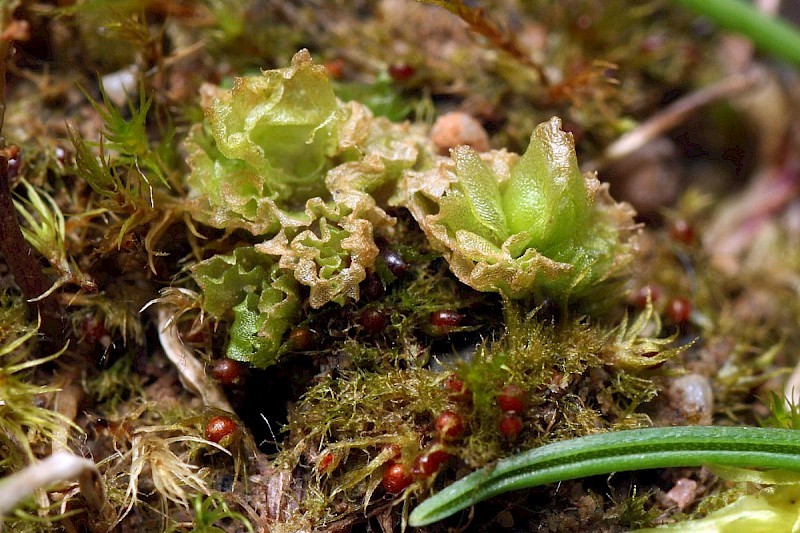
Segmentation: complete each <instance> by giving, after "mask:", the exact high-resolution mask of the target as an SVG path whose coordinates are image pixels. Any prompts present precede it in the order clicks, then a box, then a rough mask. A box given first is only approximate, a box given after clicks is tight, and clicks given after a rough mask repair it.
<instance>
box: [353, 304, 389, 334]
mask: <svg viewBox="0 0 800 533" xmlns="http://www.w3.org/2000/svg"><path fill="white" fill-rule="evenodd" d="M386 322H387V320H386V315H385V314H383V313H382V312H380V311H378V310H377V309H365V310H364V311H363V312H362V313H361V315H359V317H358V324H359V325H360V326H361V327H362V328H363V329H364V331H366V332H367V333H369V334H371V335H375V334H378V333H380V332H382V331H383V328H385V327H386Z"/></svg>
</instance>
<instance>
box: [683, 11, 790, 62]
mask: <svg viewBox="0 0 800 533" xmlns="http://www.w3.org/2000/svg"><path fill="white" fill-rule="evenodd" d="M675 2H677V3H678V4H681V5H683V6H685V7H688V8H689V9H692V10H694V11H696V12H697V13H700V14H701V15H704V16H706V17H708V18H709V19H711V20H713V21H714V22H715V23H716V24H717V25H719V26H720V27H722V28H725V29H727V30H731V31H735V32H739V33H741V34H743V35H745V36H747V37H748V38H749V39H750V40H751V41H753V44H755V45H756V47H757V48H759V49H761V50H763V51H764V52H767V53H769V54H772V55H774V56H775V57H777V58H780V59H783V60H784V61H788V62H789V63H793V64H794V65H800V28H797V27H796V26H794V25H792V24H789V23H788V22H786V21H784V20H782V19H778V18H772V17H770V16H768V15H766V14H764V13H763V12H761V11H759V10H758V9H756V8H755V7H753V6H752V5H751V4H748V3H746V2H742V1H741V0H675Z"/></svg>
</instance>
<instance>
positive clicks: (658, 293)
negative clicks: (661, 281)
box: [631, 284, 664, 309]
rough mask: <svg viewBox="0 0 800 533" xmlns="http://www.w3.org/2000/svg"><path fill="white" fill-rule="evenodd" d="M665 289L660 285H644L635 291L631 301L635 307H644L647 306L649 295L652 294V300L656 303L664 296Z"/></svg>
mask: <svg viewBox="0 0 800 533" xmlns="http://www.w3.org/2000/svg"><path fill="white" fill-rule="evenodd" d="M663 292H664V291H663V290H662V289H661V287H660V286H658V285H653V284H650V285H645V286H644V287H640V288H639V289H638V290H637V291H636V292H634V293H633V295H632V297H631V301H632V302H633V305H634V306H635V307H638V308H639V309H644V308H645V307H647V295H648V294H649V295H650V301H651V302H653V304H655V303H656V302H657V301H659V300H660V299H661V297H662V296H663Z"/></svg>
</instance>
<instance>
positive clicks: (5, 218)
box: [0, 154, 67, 342]
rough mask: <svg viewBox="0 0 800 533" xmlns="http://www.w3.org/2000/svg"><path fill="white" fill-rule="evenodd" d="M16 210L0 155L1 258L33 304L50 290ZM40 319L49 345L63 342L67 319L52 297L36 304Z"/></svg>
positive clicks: (3, 158)
mask: <svg viewBox="0 0 800 533" xmlns="http://www.w3.org/2000/svg"><path fill="white" fill-rule="evenodd" d="M16 213H17V212H16V209H15V208H14V202H13V199H12V197H11V187H10V186H9V184H8V159H7V158H6V157H5V155H2V154H0V254H2V256H3V259H5V262H6V265H8V269H9V271H10V272H11V274H12V275H13V276H14V280H15V281H16V282H17V285H18V286H19V288H20V290H21V291H22V294H23V295H24V296H25V298H27V299H29V300H31V299H33V298H36V297H37V296H40V295H41V294H43V293H44V292H45V291H46V290H47V289H49V288H50V281H49V280H48V279H47V277H46V276H45V275H44V272H42V267H41V265H40V264H39V261H38V260H37V259H36V256H34V253H33V250H32V249H31V247H30V246H29V245H28V243H27V242H26V241H25V237H23V236H22V230H20V227H19V220H18V219H17V214H16ZM34 305H35V306H36V309H37V311H38V312H39V316H40V317H41V327H40V329H39V330H40V331H41V332H42V333H43V334H44V335H45V338H46V339H48V340H49V341H52V342H56V341H60V340H61V339H62V337H63V334H64V331H65V329H66V326H67V324H66V319H65V317H64V314H63V313H62V312H61V308H60V306H59V305H58V302H57V300H56V299H55V298H53V297H52V296H48V297H47V298H43V299H41V300H38V301H36V302H35V304H34Z"/></svg>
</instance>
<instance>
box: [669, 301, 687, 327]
mask: <svg viewBox="0 0 800 533" xmlns="http://www.w3.org/2000/svg"><path fill="white" fill-rule="evenodd" d="M667 313H668V314H669V317H670V318H671V319H672V321H673V322H675V323H676V324H685V323H686V322H688V321H689V317H690V316H691V315H692V303H691V302H690V301H689V300H687V299H686V298H675V299H674V300H672V301H671V302H670V303H669V307H668V308H667Z"/></svg>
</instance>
